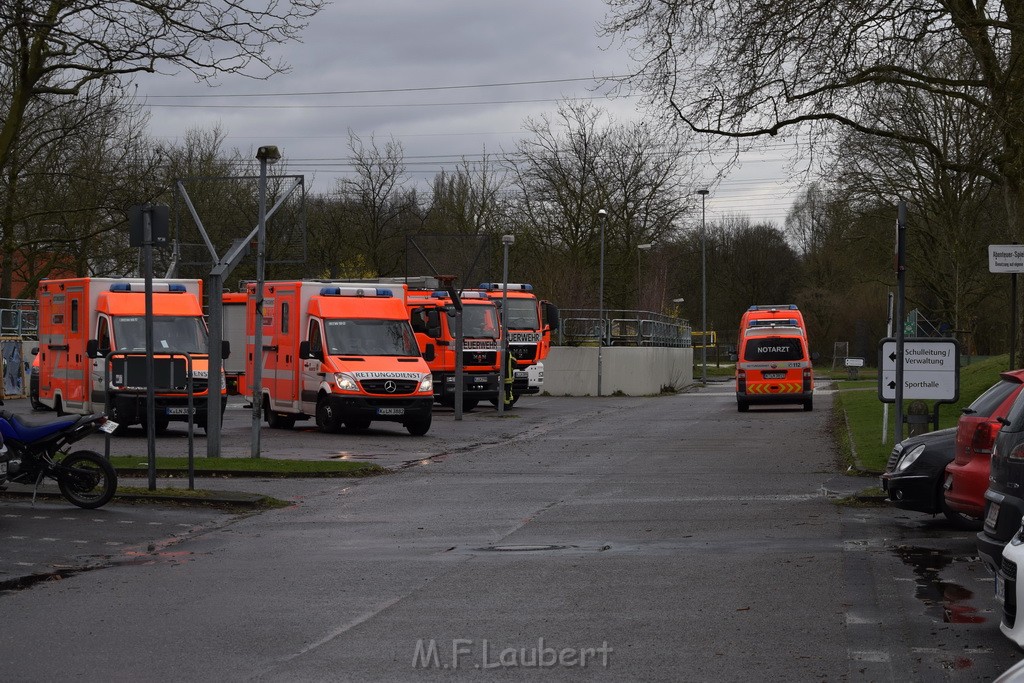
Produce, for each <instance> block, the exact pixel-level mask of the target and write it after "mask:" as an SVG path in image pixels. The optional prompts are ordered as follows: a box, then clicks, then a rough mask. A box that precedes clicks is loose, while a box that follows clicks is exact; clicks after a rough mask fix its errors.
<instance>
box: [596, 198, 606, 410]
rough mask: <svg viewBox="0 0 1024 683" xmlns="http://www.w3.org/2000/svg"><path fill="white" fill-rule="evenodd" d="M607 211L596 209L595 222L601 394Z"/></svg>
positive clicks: (598, 365)
mask: <svg viewBox="0 0 1024 683" xmlns="http://www.w3.org/2000/svg"><path fill="white" fill-rule="evenodd" d="M607 217H608V212H607V211H605V210H604V209H598V212H597V222H598V223H599V224H600V241H601V262H600V275H599V280H600V282H599V284H598V290H599V292H600V294H599V295H598V306H597V317H598V328H597V329H598V339H597V395H598V396H601V349H603V348H604V224H605V221H606V220H607Z"/></svg>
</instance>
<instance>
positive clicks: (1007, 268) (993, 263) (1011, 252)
mask: <svg viewBox="0 0 1024 683" xmlns="http://www.w3.org/2000/svg"><path fill="white" fill-rule="evenodd" d="M988 272H990V273H1024V244H990V245H988Z"/></svg>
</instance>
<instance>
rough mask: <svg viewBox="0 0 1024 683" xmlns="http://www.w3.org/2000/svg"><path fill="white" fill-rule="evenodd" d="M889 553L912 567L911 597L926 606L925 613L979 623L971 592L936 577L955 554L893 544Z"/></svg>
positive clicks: (951, 620)
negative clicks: (913, 592) (971, 601)
mask: <svg viewBox="0 0 1024 683" xmlns="http://www.w3.org/2000/svg"><path fill="white" fill-rule="evenodd" d="M893 552H895V553H896V555H897V556H898V557H899V558H900V559H901V560H903V562H904V564H907V565H909V566H910V567H911V568H912V569H913V570H914V575H915V576H916V577H917V578H916V581H917V589H916V591H915V596H916V597H917V599H918V600H920V601H921V602H923V603H924V604H925V606H926V610H925V611H926V613H927V614H929V615H930V616H932V617H934V618H935V619H941V620H942V621H944V622H946V623H947V624H980V623H983V622H984V621H985V620H986V619H985V615H984V614H982V613H980V612H979V611H978V609H977V608H976V607H974V606H973V605H971V604H970V600H971V598H972V597H974V593H973V592H972V591H970V590H968V589H967V588H964V587H963V586H961V585H960V584H957V583H954V582H952V581H944V580H942V579H941V578H940V577H939V574H940V573H941V572H942V570H943V569H945V568H946V567H948V566H949V565H950V564H952V563H953V562H954V560H955V559H956V556H955V555H954V554H953V553H951V552H948V551H943V550H935V549H934V548H918V547H913V546H897V547H896V548H894V549H893Z"/></svg>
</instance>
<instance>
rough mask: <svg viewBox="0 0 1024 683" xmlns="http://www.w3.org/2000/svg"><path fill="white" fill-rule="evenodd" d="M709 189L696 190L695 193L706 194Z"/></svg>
mask: <svg viewBox="0 0 1024 683" xmlns="http://www.w3.org/2000/svg"><path fill="white" fill-rule="evenodd" d="M709 192H711V190H697V194H708V193H709Z"/></svg>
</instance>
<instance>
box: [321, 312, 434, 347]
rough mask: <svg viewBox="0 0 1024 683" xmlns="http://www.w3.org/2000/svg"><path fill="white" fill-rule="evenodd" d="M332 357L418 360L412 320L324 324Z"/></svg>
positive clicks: (343, 321)
mask: <svg viewBox="0 0 1024 683" xmlns="http://www.w3.org/2000/svg"><path fill="white" fill-rule="evenodd" d="M324 330H325V334H326V336H327V353H328V354H330V355H332V356H418V355H419V354H420V351H419V347H418V346H417V345H416V336H415V335H414V334H413V333H412V326H411V325H410V324H409V321H408V320H363V319H350V320H339V319H328V320H324Z"/></svg>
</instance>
